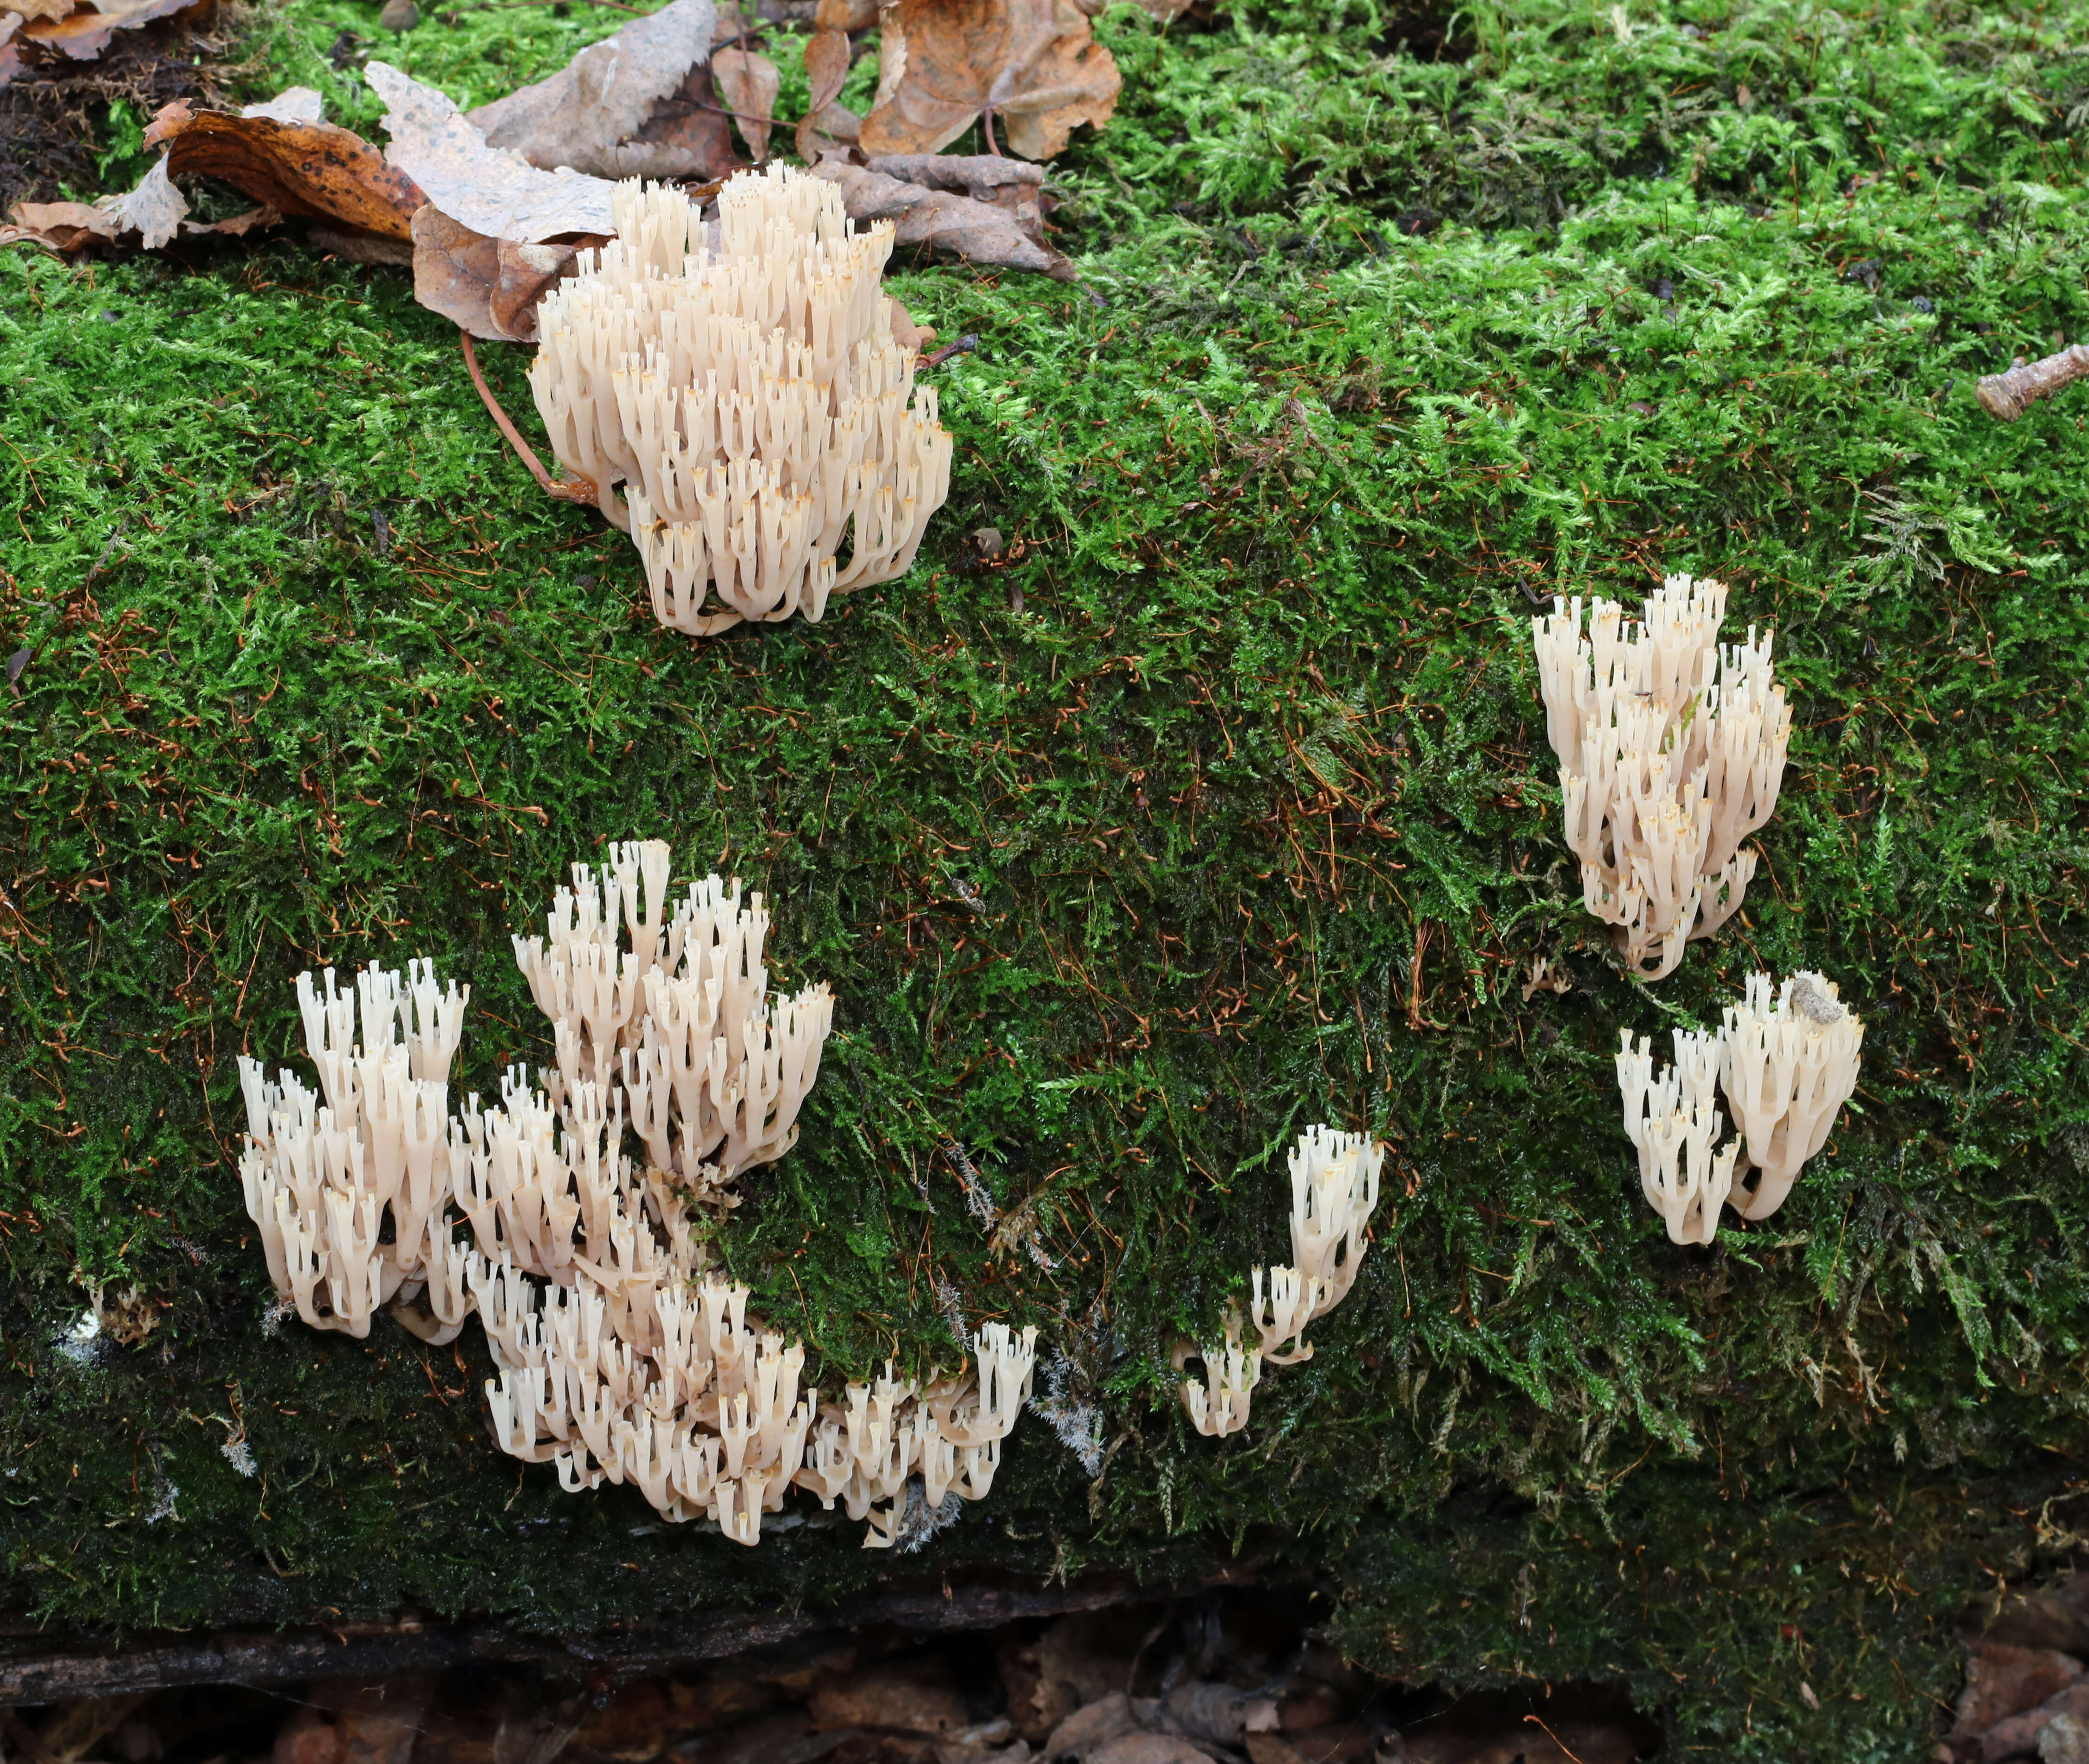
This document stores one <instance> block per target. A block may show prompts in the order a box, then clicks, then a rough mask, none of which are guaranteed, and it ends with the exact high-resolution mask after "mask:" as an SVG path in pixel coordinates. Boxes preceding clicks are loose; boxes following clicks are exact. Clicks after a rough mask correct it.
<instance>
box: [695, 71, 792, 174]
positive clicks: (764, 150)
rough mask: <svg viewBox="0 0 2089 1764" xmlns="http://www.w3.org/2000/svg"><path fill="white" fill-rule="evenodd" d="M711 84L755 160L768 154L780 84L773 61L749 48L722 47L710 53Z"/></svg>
mask: <svg viewBox="0 0 2089 1764" xmlns="http://www.w3.org/2000/svg"><path fill="white" fill-rule="evenodd" d="M711 83H712V84H713V85H714V86H715V87H717V88H718V96H719V97H721V98H723V100H724V101H725V103H726V108H727V109H729V110H731V112H732V119H733V121H734V122H737V123H738V124H739V125H740V139H743V140H744V141H745V142H746V143H747V148H748V151H749V152H750V153H752V154H753V156H754V157H755V160H756V161H757V163H759V162H760V161H762V160H765V159H766V158H768V157H769V131H770V128H771V127H774V123H775V120H776V92H777V88H779V86H780V85H781V84H783V79H782V76H781V75H779V73H778V72H777V71H776V64H775V62H772V61H771V60H770V58H768V57H767V56H766V55H757V54H755V53H754V51H753V50H752V49H716V50H714V51H713V52H712V54H711Z"/></svg>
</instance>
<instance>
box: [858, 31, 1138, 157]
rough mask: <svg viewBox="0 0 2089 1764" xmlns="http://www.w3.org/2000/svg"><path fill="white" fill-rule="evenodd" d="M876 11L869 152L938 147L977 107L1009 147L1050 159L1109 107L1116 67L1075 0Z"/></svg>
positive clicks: (1103, 118)
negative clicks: (1079, 128)
mask: <svg viewBox="0 0 2089 1764" xmlns="http://www.w3.org/2000/svg"><path fill="white" fill-rule="evenodd" d="M879 19H880V36H879V52H878V53H879V64H878V88H877V103H876V105H873V108H872V109H871V113H870V114H869V116H868V117H866V118H864V124H863V135H862V144H863V148H864V152H867V153H869V155H871V156H872V157H873V158H875V157H877V156H879V155H881V154H888V153H934V152H941V151H942V149H943V148H946V147H947V146H949V145H950V143H951V142H953V141H954V140H955V139H957V138H958V137H959V135H962V134H963V133H964V132H965V131H966V130H967V129H968V128H970V127H972V122H973V119H974V118H977V117H979V116H980V115H981V114H985V115H987V116H988V118H989V128H991V127H992V125H993V123H995V122H998V123H999V125H1000V127H1001V130H1002V139H1003V140H1004V141H1005V143H1006V146H1007V148H1008V149H1009V151H1010V152H1012V153H1014V154H1015V155H1017V156H1018V157H1021V158H1024V159H1033V160H1035V159H1049V158H1050V157H1052V156H1053V154H1054V153H1056V152H1059V151H1060V150H1061V149H1062V148H1064V147H1065V146H1066V141H1067V139H1068V137H1069V136H1070V134H1071V133H1072V131H1073V130H1074V129H1075V127H1076V126H1078V125H1079V124H1080V123H1083V122H1086V123H1091V124H1092V125H1094V126H1095V127H1097V128H1100V127H1102V125H1103V124H1104V123H1105V122H1108V121H1109V118H1110V116H1111V114H1113V112H1114V111H1115V110H1116V109H1117V92H1118V91H1119V90H1120V89H1121V88H1122V86H1123V84H1124V79H1123V76H1122V75H1121V74H1120V73H1119V72H1118V71H1117V63H1116V62H1115V61H1114V60H1113V59H1112V58H1111V56H1110V53H1109V50H1108V49H1105V48H1104V47H1103V46H1102V45H1101V44H1100V43H1098V42H1096V40H1095V36H1094V31H1093V27H1092V24H1090V21H1089V19H1088V17H1087V14H1086V13H1085V12H1084V11H1082V9H1081V8H1080V6H1078V5H1077V4H1075V0H889V3H888V4H887V5H886V6H884V8H883V9H882V10H881V13H880V15H879ZM989 144H990V145H991V144H992V142H991V140H990V141H989Z"/></svg>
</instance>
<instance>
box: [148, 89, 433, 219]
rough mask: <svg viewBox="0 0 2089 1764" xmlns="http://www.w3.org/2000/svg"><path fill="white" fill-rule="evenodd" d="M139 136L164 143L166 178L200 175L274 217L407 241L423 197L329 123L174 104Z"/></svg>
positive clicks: (369, 149) (362, 143) (356, 138)
mask: <svg viewBox="0 0 2089 1764" xmlns="http://www.w3.org/2000/svg"><path fill="white" fill-rule="evenodd" d="M286 96H287V95H286ZM145 139H146V144H147V145H148V146H157V145H159V144H161V142H163V141H164V142H165V144H166V146H167V153H166V157H165V159H164V160H163V161H161V164H162V165H164V166H165V169H166V170H167V171H169V172H170V173H173V174H178V175H181V176H184V177H187V176H191V175H193V174H196V173H203V174H206V175H208V176H209V177H212V178H221V179H223V180H224V182H226V183H229V184H230V185H231V186H232V187H233V188H234V189H235V190H238V191H242V193H243V194H245V195H250V196H251V197H253V198H254V199H255V201H257V202H265V203H266V204H268V206H269V207H270V208H273V209H275V210H276V212H277V213H278V214H285V215H298V216H302V217H307V218H309V219H312V220H321V221H338V222H340V223H341V224H342V225H346V226H351V227H355V228H358V229H360V230H362V231H364V232H367V233H377V234H383V235H384V237H386V238H395V239H405V238H411V237H412V236H413V234H412V222H413V219H414V210H415V209H417V208H419V207H420V206H421V204H422V203H423V201H424V200H427V199H426V198H425V197H423V195H422V194H421V191H420V189H419V187H418V186H417V185H416V184H415V183H414V180H413V179H412V178H410V177H409V176H408V175H407V174H405V173H404V172H402V171H401V170H398V169H397V167H395V166H392V165H386V164H385V162H384V156H383V155H382V154H380V152H378V151H377V149H376V148H375V147H373V146H371V144H370V143H369V142H367V141H366V140H364V139H362V136H361V135H357V134H355V133H354V132H353V131H350V130H348V129H344V128H337V127H335V126H334V125H333V124H332V123H331V122H281V121H279V120H277V118H275V117H272V116H231V115H229V114H225V113H224V112H221V111H217V110H204V111H200V112H192V111H191V109H190V107H189V105H188V104H187V101H177V102H175V103H174V104H171V105H168V106H167V107H166V108H165V109H163V110H161V112H160V114H158V115H157V116H156V117H154V118H152V127H150V128H149V129H148V130H147V131H146V135H145Z"/></svg>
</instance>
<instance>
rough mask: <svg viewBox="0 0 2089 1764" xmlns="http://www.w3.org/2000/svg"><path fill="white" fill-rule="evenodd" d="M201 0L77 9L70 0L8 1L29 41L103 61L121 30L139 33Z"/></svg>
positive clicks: (131, 0)
mask: <svg viewBox="0 0 2089 1764" xmlns="http://www.w3.org/2000/svg"><path fill="white" fill-rule="evenodd" d="M197 3H198V0H97V3H96V4H95V6H93V7H92V9H89V8H88V7H84V6H82V7H79V8H75V7H74V6H72V5H71V3H70V0H7V8H8V10H9V11H11V12H15V13H18V14H19V15H21V16H22V17H23V18H24V19H25V20H26V21H27V22H26V23H25V24H24V25H23V26H22V31H21V34H22V36H23V39H24V41H28V42H32V43H36V44H40V45H42V46H43V47H45V48H46V49H57V50H58V51H59V52H60V53H61V54H65V55H66V56H69V57H70V58H71V59H72V60H74V61H76V62H91V61H96V60H98V59H100V58H101V52H102V51H103V50H104V49H107V48H108V47H109V39H110V38H111V37H113V36H115V34H116V33H117V32H118V31H135V29H137V28H138V27H139V25H141V24H151V23H152V21H153V20H154V19H164V18H166V17H168V16H169V15H171V14H174V13H176V12H179V11H182V10H183V9H184V8H185V7H187V6H194V5H195V4H197Z"/></svg>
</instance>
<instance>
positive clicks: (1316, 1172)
mask: <svg viewBox="0 0 2089 1764" xmlns="http://www.w3.org/2000/svg"><path fill="white" fill-rule="evenodd" d="M1384 1163H1385V1148H1384V1147H1383V1145H1381V1144H1379V1143H1378V1141H1377V1140H1374V1139H1372V1138H1371V1137H1370V1135H1367V1134H1362V1133H1340V1132H1337V1131H1336V1130H1335V1129H1334V1128H1332V1127H1308V1128H1307V1129H1306V1131H1305V1132H1303V1133H1302V1134H1300V1135H1299V1136H1298V1144H1297V1145H1295V1146H1293V1148H1292V1150H1291V1156H1290V1159H1289V1168H1290V1172H1291V1263H1292V1265H1291V1266H1289V1267H1288V1268H1271V1269H1269V1270H1268V1286H1267V1288H1266V1289H1265V1287H1264V1285H1263V1270H1262V1269H1261V1268H1255V1269H1254V1270H1253V1271H1252V1272H1251V1275H1250V1281H1251V1286H1252V1291H1253V1294H1254V1298H1253V1303H1252V1306H1251V1307H1250V1310H1249V1311H1248V1314H1247V1317H1246V1322H1248V1323H1251V1324H1254V1326H1255V1334H1256V1336H1257V1337H1258V1338H1259V1345H1258V1346H1255V1347H1246V1346H1243V1345H1242V1344H1243V1340H1244V1331H1243V1320H1242V1316H1241V1315H1240V1311H1239V1309H1238V1307H1234V1308H1233V1310H1232V1311H1230V1312H1229V1314H1228V1315H1227V1318H1226V1339H1225V1345H1224V1346H1221V1347H1204V1348H1199V1347H1198V1346H1195V1344H1193V1343H1190V1342H1187V1341H1185V1342H1182V1343H1179V1344H1178V1345H1177V1348H1176V1350H1175V1356H1174V1364H1175V1369H1176V1371H1184V1370H1185V1369H1186V1368H1187V1367H1188V1366H1189V1365H1190V1363H1191V1362H1192V1361H1197V1362H1200V1363H1202V1365H1203V1373H1204V1376H1203V1383H1202V1384H1196V1383H1193V1382H1185V1383H1184V1384H1182V1387H1181V1389H1182V1406H1183V1408H1184V1409H1185V1410H1186V1411H1187V1412H1188V1414H1189V1416H1190V1424H1191V1425H1192V1426H1194V1427H1195V1428H1196V1430H1197V1431H1199V1433H1201V1434H1203V1435H1204V1436H1206V1437H1208V1438H1211V1439H1222V1438H1224V1437H1225V1436H1226V1435H1227V1434H1229V1433H1238V1431H1240V1430H1241V1429H1242V1427H1246V1425H1247V1420H1248V1403H1249V1398H1250V1394H1251V1393H1252V1392H1253V1391H1254V1389H1255V1386H1256V1385H1257V1384H1259V1383H1261V1381H1262V1369H1263V1366H1264V1365H1270V1366H1290V1365H1294V1364H1296V1363H1298V1362H1299V1361H1301V1360H1309V1359H1310V1358H1312V1357H1313V1350H1312V1348H1311V1346H1309V1345H1308V1343H1307V1342H1306V1325H1307V1324H1310V1323H1311V1322H1312V1321H1313V1320H1314V1319H1315V1318H1316V1317H1323V1316H1325V1315H1327V1314H1328V1312H1329V1311H1332V1310H1333V1309H1334V1308H1335V1307H1336V1305H1338V1304H1340V1303H1341V1302H1342V1301H1343V1300H1344V1299H1345V1298H1348V1297H1349V1289H1350V1288H1351V1287H1353V1286H1354V1285H1356V1281H1357V1273H1358V1269H1359V1268H1362V1265H1363V1259H1364V1251H1365V1250H1366V1248H1367V1247H1368V1246H1369V1240H1368V1238H1366V1235H1365V1233H1366V1227H1368V1226H1369V1225H1370V1224H1371V1214H1372V1213H1373V1212H1375V1211H1376V1210H1377V1207H1378V1178H1379V1170H1380V1169H1381V1168H1382V1167H1383V1165H1384Z"/></svg>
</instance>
